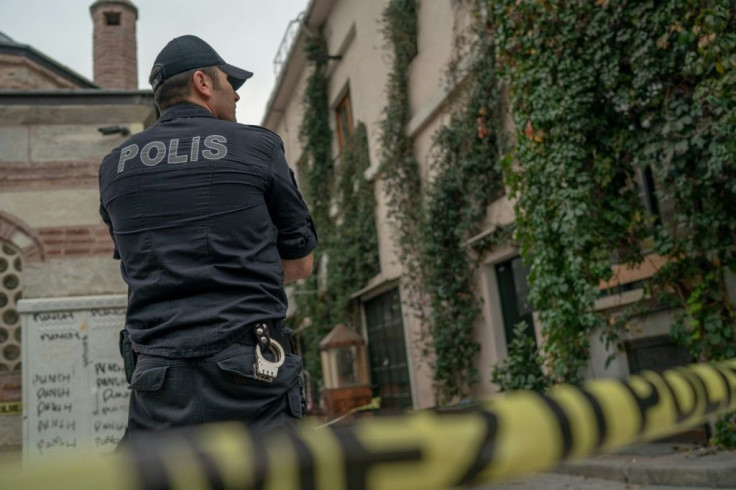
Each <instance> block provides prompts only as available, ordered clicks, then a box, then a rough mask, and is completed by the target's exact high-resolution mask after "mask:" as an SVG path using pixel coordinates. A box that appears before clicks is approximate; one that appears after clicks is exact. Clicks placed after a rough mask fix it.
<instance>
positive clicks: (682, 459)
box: [475, 443, 736, 490]
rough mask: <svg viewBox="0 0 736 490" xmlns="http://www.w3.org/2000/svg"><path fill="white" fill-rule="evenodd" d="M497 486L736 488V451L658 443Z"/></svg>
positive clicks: (499, 489) (498, 489)
mask: <svg viewBox="0 0 736 490" xmlns="http://www.w3.org/2000/svg"><path fill="white" fill-rule="evenodd" d="M475 488H476V489H477V490H480V489H489V490H490V489H493V490H520V489H525V490H550V489H570V490H573V489H578V490H639V489H642V490H644V489H647V490H683V489H690V490H701V489H715V488H718V489H723V488H727V489H736V451H719V450H717V449H714V448H707V447H702V446H696V445H688V444H674V443H652V444H642V445H637V446H631V447H628V448H625V449H622V450H619V451H616V452H613V453H610V454H601V455H597V456H593V457H590V458H586V459H583V460H579V461H573V462H566V463H563V464H562V465H560V467H559V468H557V469H556V470H555V471H553V472H549V473H542V474H536V475H531V476H529V477H525V478H521V479H514V480H509V481H506V482H501V483H498V484H493V485H484V486H479V487H475Z"/></svg>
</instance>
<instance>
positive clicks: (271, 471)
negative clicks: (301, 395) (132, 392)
mask: <svg viewBox="0 0 736 490" xmlns="http://www.w3.org/2000/svg"><path fill="white" fill-rule="evenodd" d="M731 410H736V360H730V361H725V362H721V363H715V364H696V365H692V366H689V367H683V368H676V369H673V370H669V371H666V372H665V373H664V374H663V375H657V374H655V373H651V372H645V373H643V374H641V375H637V376H632V377H630V378H628V379H626V380H614V379H602V380H596V381H590V382H588V383H585V384H584V385H583V386H582V387H573V386H568V385H562V386H558V387H556V388H553V389H552V390H551V391H550V392H549V394H548V395H547V396H542V395H539V394H535V393H532V392H513V393H509V394H507V395H505V396H502V397H495V398H493V399H489V400H487V401H485V402H483V403H482V404H481V405H480V406H479V407H474V408H472V409H467V410H455V411H447V412H432V411H420V412H415V413H411V414H407V415H402V416H391V417H374V418H363V419H360V420H357V421H354V422H351V423H348V424H336V425H332V426H329V427H324V428H320V429H314V428H311V427H306V426H305V427H301V428H300V429H298V430H296V431H293V432H275V433H270V434H268V435H267V436H264V437H260V436H258V435H257V434H255V433H251V432H249V431H248V430H247V429H246V428H245V427H244V426H242V425H239V424H213V425H210V426H202V427H197V428H190V429H186V430H183V431H179V432H172V433H169V434H166V435H160V436H158V437H156V438H152V439H144V440H138V441H134V442H133V443H131V446H129V447H128V449H127V451H125V452H123V453H122V454H120V455H119V456H118V455H115V456H109V457H106V458H100V459H99V460H98V459H96V460H94V461H90V460H89V458H88V457H69V458H66V459H63V460H61V459H55V460H53V461H51V462H49V463H44V464H42V465H39V466H34V467H30V468H26V471H19V470H16V469H13V468H8V467H5V468H2V467H0V488H2V489H13V490H25V489H54V490H63V489H70V490H71V489H74V490H86V489H89V490H92V489H95V490H97V489H106V490H116V489H120V490H131V489H146V490H147V489H154V488H155V489H166V488H171V489H180V490H200V489H201V490H206V489H259V490H261V489H262V490H291V489H301V490H307V489H329V490H340V489H346V490H348V489H349V490H397V489H423V490H427V489H442V488H452V487H457V486H461V485H464V484H468V483H479V482H483V481H486V482H487V481H494V480H498V479H500V478H505V477H511V476H518V475H522V474H526V473H530V472H534V471H540V470H547V469H550V468H553V467H554V466H555V465H556V464H557V463H559V462H560V461H562V460H564V459H569V458H575V457H581V456H586V455H590V454H592V453H593V452H596V451H600V450H611V449H616V448H620V447H622V446H625V445H629V444H632V443H636V442H641V441H647V440H651V439H655V438H659V437H663V436H666V435H669V434H672V433H674V432H677V431H679V430H682V429H683V428H687V427H692V426H693V425H696V424H700V423H703V422H704V421H705V420H706V419H708V418H709V417H712V416H714V415H718V414H720V413H723V412H726V411H731Z"/></svg>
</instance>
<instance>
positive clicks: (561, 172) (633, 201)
mask: <svg viewBox="0 0 736 490" xmlns="http://www.w3.org/2000/svg"><path fill="white" fill-rule="evenodd" d="M458 5H459V6H462V7H463V8H467V9H469V10H470V11H471V12H472V15H473V19H474V22H473V28H472V32H470V33H468V36H467V38H468V44H467V46H468V49H467V50H466V52H465V64H464V65H463V66H464V67H465V70H466V71H464V72H463V74H462V76H460V77H459V82H460V83H459V85H458V90H457V94H453V95H452V96H451V97H450V99H451V101H450V104H449V105H450V109H449V110H448V114H449V117H448V118H447V121H448V124H447V125H446V127H444V128H443V129H441V130H440V131H438V132H437V133H436V135H435V151H434V154H433V155H434V156H433V158H432V161H430V162H418V161H417V160H416V157H415V155H416V153H415V142H414V141H412V139H411V138H410V137H409V136H408V135H407V132H406V128H407V125H408V124H409V121H410V120H411V118H412V117H413V116H414V115H415V114H412V111H411V108H410V107H409V105H408V100H409V97H407V91H409V90H411V80H410V79H409V77H408V74H409V73H410V72H413V71H412V70H409V69H408V68H409V67H410V66H411V63H412V60H413V59H414V56H415V55H416V52H417V48H418V47H417V32H418V31H420V30H421V29H422V26H421V25H419V24H418V23H417V12H418V11H419V9H422V8H432V6H431V4H429V3H427V2H419V1H411V0H390V1H388V2H386V8H385V10H384V15H383V17H382V19H381V24H382V26H383V27H384V41H385V43H386V49H385V50H384V54H385V63H386V69H387V72H388V73H387V84H386V86H385V92H386V101H387V103H386V105H385V108H384V111H383V117H382V118H381V119H380V120H379V121H366V123H367V124H369V125H370V127H371V128H375V127H377V128H378V129H379V131H380V137H379V138H378V140H377V143H378V146H379V148H377V149H375V150H374V154H377V155H380V160H381V161H380V163H381V171H380V173H379V175H378V178H379V179H380V180H381V181H382V184H384V185H385V188H386V189H387V191H388V193H389V196H388V201H387V203H386V205H387V206H388V213H387V214H388V218H389V219H390V220H391V221H392V222H393V223H394V227H395V231H396V233H395V241H396V245H397V248H398V250H399V254H398V255H399V257H400V259H401V261H402V265H403V271H404V277H403V278H402V287H405V286H404V285H405V284H406V285H408V288H410V289H411V294H410V295H409V296H410V297H411V298H412V299H411V301H410V304H409V306H410V307H411V309H412V310H413V313H418V316H417V318H418V320H419V321H421V322H422V324H423V325H424V327H425V328H426V329H427V331H428V332H430V333H431V334H432V335H430V336H429V337H428V341H427V342H426V344H424V345H423V347H424V348H425V349H426V353H427V358H428V359H431V363H432V368H433V373H434V383H435V386H436V398H437V402H438V403H439V404H442V403H453V402H454V401H457V400H458V399H460V398H462V397H465V396H467V395H468V393H469V392H470V388H471V387H472V385H473V384H474V383H475V382H477V381H479V380H487V379H488V378H489V377H490V373H488V372H479V371H477V363H476V361H477V352H478V344H477V332H475V331H474V326H477V325H478V318H479V311H480V308H481V299H480V297H479V293H478V289H477V280H476V278H475V277H474V271H475V270H476V268H477V265H478V264H477V259H478V257H483V255H484V254H485V253H487V252H489V251H493V250H494V247H496V246H497V245H498V244H499V243H504V244H505V245H513V246H516V247H518V249H519V250H520V251H521V253H522V255H523V257H524V259H525V262H526V263H527V264H528V265H530V266H531V275H530V277H529V282H530V285H531V301H532V303H533V306H534V309H535V311H536V312H537V313H538V318H537V320H538V322H539V324H540V326H541V329H542V337H543V338H542V339H540V341H541V342H540V344H541V345H542V350H541V352H539V353H538V354H539V356H537V355H535V354H533V351H534V346H533V345H531V346H530V345H523V346H520V347H519V349H521V348H524V349H527V350H528V351H529V352H530V353H528V354H527V355H525V356H524V357H519V356H517V357H516V359H517V360H523V359H527V360H529V359H531V360H533V361H534V365H533V366H531V368H532V369H531V371H530V370H529V365H526V366H521V367H522V368H525V369H526V371H525V370H524V369H521V370H520V371H519V372H521V373H527V375H528V373H529V372H533V373H534V376H535V379H534V380H533V381H534V383H533V385H534V386H535V387H537V388H540V389H541V388H542V387H544V386H547V385H549V384H550V383H556V382H560V381H568V382H577V381H579V380H580V378H581V376H582V375H583V373H584V369H583V368H584V367H585V366H586V363H587V362H588V361H589V359H590V355H591V354H590V352H591V351H590V340H591V334H592V332H593V331H597V330H602V331H604V332H606V333H607V335H608V336H609V338H610V339H616V329H618V328H619V327H623V328H625V325H626V317H625V316H618V317H612V316H611V313H610V312H602V313H599V312H596V311H595V308H594V305H595V302H596V300H597V299H599V298H600V296H601V289H600V285H601V284H602V283H604V282H605V281H608V280H610V279H611V275H612V265H613V264H624V265H626V264H628V265H630V266H632V267H636V266H637V265H638V264H640V263H641V262H642V260H643V259H644V257H645V256H646V255H647V254H650V253H656V254H658V255H659V256H662V257H665V258H666V259H667V260H666V261H665V265H664V266H663V267H662V268H661V269H659V270H658V271H657V273H656V274H655V276H654V277H653V278H652V280H651V281H650V283H649V285H648V287H647V290H646V293H647V294H646V295H645V299H646V301H647V302H646V303H642V304H640V305H638V306H637V308H639V310H640V311H647V310H648V309H652V308H659V309H661V308H669V309H672V310H673V311H679V312H681V315H680V316H679V318H678V321H677V322H676V323H675V325H673V329H672V334H673V339H675V340H676V341H677V342H679V343H680V344H682V345H684V346H686V347H687V348H688V349H690V351H691V352H692V354H693V358H694V359H697V360H709V359H719V358H724V357H733V356H734V355H736V352H735V343H734V325H735V320H734V309H733V304H732V302H731V301H730V298H729V295H728V290H727V287H726V283H727V275H728V274H729V273H733V272H734V271H735V270H736V263H735V259H734V243H735V242H734V238H736V236H735V233H736V217H735V215H734V213H733V212H732V211H731V210H732V209H736V201H735V196H736V185H735V184H734V182H735V181H736V178H735V177H736V175H735V172H734V170H736V169H735V168H734V165H736V163H735V162H736V160H735V159H734V156H735V155H734V152H736V140H735V136H734V135H736V131H734V129H736V120H735V117H736V116H735V115H736V107H734V105H735V104H736V103H735V101H736V97H735V96H734V95H735V94H734V87H735V83H736V75H735V73H736V27H735V22H734V6H733V4H732V2H727V1H725V0H720V1H709V2H695V1H689V0H685V1H682V0H681V1H674V0H670V1H663V2H615V1H612V0H610V1H609V0H598V1H583V0H577V1H562V0H557V1H541V0H539V1H536V0H534V1H532V0H527V1H518V0H500V1H493V2H490V1H486V0H464V1H460V2H458ZM319 49H324V47H322V48H319ZM419 49H420V50H421V46H420V47H419ZM320 91H326V80H325V79H324V66H322V67H320V65H319V63H317V65H316V66H315V69H314V71H313V75H312V78H311V79H310V88H309V89H308V92H309V93H308V94H307V100H308V101H311V102H307V105H306V106H305V107H306V110H305V120H304V123H303V124H302V128H303V135H304V138H305V140H304V141H305V148H308V149H309V152H308V153H309V155H310V157H309V163H306V164H305V168H304V171H303V172H300V174H301V175H304V176H306V182H308V183H307V184H306V186H305V187H306V190H305V194H306V195H307V196H308V199H312V200H314V202H313V203H312V202H310V205H311V206H312V209H313V212H314V213H315V220H316V221H317V223H318V227H319V228H320V230H319V232H320V238H321V246H320V248H321V251H320V253H321V254H323V255H326V256H327V257H328V258H329V260H328V261H327V264H328V267H327V269H331V268H332V267H333V265H332V264H340V267H339V268H340V269H341V270H343V269H344V270H348V269H349V267H348V265H349V264H352V263H353V262H352V259H350V257H353V258H354V257H358V256H360V255H361V254H363V255H365V254H366V253H367V252H369V250H368V249H363V250H362V251H360V252H358V251H357V250H354V251H350V252H349V253H348V254H346V255H342V251H340V250H339V249H340V246H339V244H342V246H344V245H345V244H347V243H352V241H351V237H353V236H369V235H371V234H372V236H374V237H375V229H373V230H354V231H350V232H349V233H342V232H341V231H340V230H339V227H340V223H345V220H344V219H342V220H341V217H340V216H339V215H336V216H332V217H330V215H329V210H330V205H331V204H336V205H337V209H342V210H343V211H342V212H343V213H346V212H348V209H349V208H350V205H351V204H353V201H351V200H349V199H348V200H344V198H340V197H339V195H338V194H339V192H340V191H338V189H340V188H342V187H341V184H340V183H339V182H338V181H340V182H343V183H345V182H347V181H346V180H344V179H346V178H347V177H346V176H345V175H343V174H340V163H339V162H332V161H329V158H326V159H325V158H321V157H320V156H319V155H324V154H329V141H330V139H331V138H332V135H331V134H329V124H328V119H327V118H328V117H329V114H328V113H329V109H328V108H327V98H326V95H324V93H326V92H320ZM506 106H508V107H509V109H510V113H511V114H512V116H513V124H514V127H515V131H514V134H512V135H508V134H506V133H505V132H504V130H503V128H504V124H503V123H502V122H501V120H502V118H501V114H500V112H501V109H503V108H505V107H506ZM316 118H320V119H319V120H317V119H316ZM358 118H360V114H358ZM362 131H363V130H362V129H360V130H359V131H356V135H359V134H360V133H361V132H362ZM509 136H510V137H509ZM356 137H357V136H356ZM363 144H364V143H360V144H358V146H361V145H363ZM320 152H321V153H320ZM361 152H362V150H360V151H359V152H358V153H361ZM346 153H348V152H346ZM358 153H356V155H358ZM366 153H367V152H366ZM361 154H362V153H361ZM344 158H345V157H344ZM361 158H362V157H359V156H355V157H350V159H351V161H353V159H354V161H356V162H357V161H362V160H361ZM365 162H367V157H366V160H365ZM360 165H363V164H360ZM365 165H367V163H365ZM424 165H431V167H432V171H431V172H429V174H430V175H432V179H431V180H430V181H429V182H425V183H422V181H421V179H420V178H419V176H420V169H422V168H425V169H426V167H423V166H424ZM343 168H344V169H347V168H349V166H344V167H343ZM360 168H365V167H360ZM352 172H353V174H352V178H354V179H356V180H354V181H353V182H352V186H353V189H356V188H357V187H359V186H361V185H369V186H370V189H371V192H367V193H366V196H365V198H363V197H361V198H360V199H359V200H360V202H361V203H362V204H360V205H359V206H357V207H356V210H354V211H350V212H356V213H358V212H360V213H363V214H362V216H365V217H367V216H369V215H370V212H369V211H368V208H369V207H371V206H375V202H371V201H370V198H371V197H370V196H373V195H374V194H373V193H372V184H368V183H367V182H366V181H365V180H364V179H363V180H361V179H360V178H356V176H357V175H359V174H360V173H361V170H360V169H359V168H358V167H355V170H354V171H352ZM648 173H651V175H652V176H653V182H654V189H653V193H654V194H653V195H654V197H656V200H657V202H658V203H659V213H656V212H652V211H653V209H652V208H651V207H650V208H647V207H645V206H644V205H643V203H642V200H641V193H642V185H641V184H642V175H647V174H648ZM345 189H347V187H346V188H345ZM650 190H651V189H650ZM504 191H506V192H507V193H508V194H509V195H510V197H512V198H513V199H515V200H516V201H515V202H516V208H515V209H516V216H517V221H516V223H515V228H514V229H509V228H499V229H496V231H495V232H493V233H488V234H486V235H484V236H485V238H484V239H483V240H477V241H473V246H472V247H469V246H467V243H468V239H469V238H471V237H474V236H477V235H478V233H481V232H484V231H488V228H486V227H487V226H488V223H484V218H485V217H486V216H487V215H486V211H487V209H488V205H489V203H491V202H493V201H494V199H496V198H498V196H500V195H502V194H503V192H504ZM342 192H346V191H342ZM369 194H370V196H368V195H369ZM358 209H359V210H360V211H358ZM654 211H656V210H654ZM384 218H385V217H383V216H379V217H378V219H379V220H382V219H384ZM363 221H366V222H368V223H370V222H371V221H372V220H363ZM320 223H321V224H320ZM344 231H347V230H344ZM512 232H514V233H513V236H512ZM373 240H375V238H373ZM373 243H375V241H374V242H373ZM371 250H375V247H374V248H372V249H371ZM369 257H370V258H369V260H368V261H367V262H366V263H365V264H364V265H365V268H362V266H360V267H358V268H357V269H356V270H355V271H351V272H350V276H351V277H355V278H359V277H360V278H363V280H364V282H363V283H362V284H365V281H367V278H370V277H372V276H371V275H370V274H369V271H370V272H372V273H375V272H376V270H377V269H376V268H377V263H378V261H377V258H376V256H375V255H370V256H369ZM359 271H362V272H359ZM335 274H336V273H335V272H332V279H330V277H331V276H330V273H329V272H328V273H327V275H326V276H325V277H327V278H328V280H327V282H326V283H324V284H320V283H319V280H318V278H316V277H315V278H312V279H310V281H311V283H310V284H307V285H305V286H303V288H304V289H303V293H304V294H301V295H297V298H298V301H299V308H300V315H305V316H309V317H310V318H312V319H313V321H314V319H315V318H322V319H324V321H320V325H322V326H324V328H326V327H327V326H330V325H334V324H335V323H336V322H337V321H340V319H341V318H346V317H345V316H344V315H346V314H349V313H345V312H349V311H350V308H349V307H347V308H346V307H345V306H344V305H346V304H347V305H349V301H347V299H346V298H345V297H344V296H340V291H343V292H344V291H350V292H354V291H356V290H357V289H358V288H357V287H352V288H350V287H348V286H345V285H349V284H351V283H350V282H345V281H344V280H343V279H340V276H338V275H335ZM331 283H332V284H341V285H342V287H341V288H339V290H332V291H330V288H331V287H332V286H331V285H330V284H331ZM353 284H355V283H353ZM310 328H311V327H310ZM320 328H323V327H320ZM330 328H331V327H330ZM313 330H314V331H315V332H317V329H313ZM328 330H329V328H326V330H325V331H324V332H317V333H315V335H316V336H315V340H317V341H318V338H321V337H320V335H322V336H323V335H324V334H326V333H327V331H328ZM318 334H319V335H318ZM315 345H316V344H315ZM530 348H531V350H529V349H530ZM510 359H511V358H510ZM540 366H543V367H544V379H538V378H537V376H538V374H539V367H540ZM502 368H503V369H505V371H503V374H504V376H506V375H508V376H511V377H512V378H513V377H514V369H513V366H509V365H508V364H507V365H505V366H503V367H502ZM497 379H498V380H500V379H510V378H503V377H499V378H497ZM516 381H518V379H517V380H516ZM511 385H513V383H511V384H510V385H509V386H511ZM516 386H519V385H516ZM502 387H503V384H502Z"/></svg>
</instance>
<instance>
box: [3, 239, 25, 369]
mask: <svg viewBox="0 0 736 490" xmlns="http://www.w3.org/2000/svg"><path fill="white" fill-rule="evenodd" d="M22 272H23V256H22V254H21V252H20V250H19V249H18V247H16V246H15V245H13V244H12V243H9V242H6V241H3V240H0V371H5V372H8V371H10V372H20V361H21V359H20V315H19V314H18V301H19V300H20V299H21V297H22V295H23V283H22V275H21V274H22Z"/></svg>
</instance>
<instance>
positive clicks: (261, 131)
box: [238, 124, 283, 144]
mask: <svg viewBox="0 0 736 490" xmlns="http://www.w3.org/2000/svg"><path fill="white" fill-rule="evenodd" d="M238 126H242V127H244V128H246V131H252V132H253V133H255V134H258V135H260V136H262V137H264V138H267V139H270V140H272V141H274V142H276V143H279V144H283V143H282V141H281V136H279V135H278V134H276V133H274V132H273V131H271V130H270V129H266V128H264V127H263V126H256V125H255V124H238Z"/></svg>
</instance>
